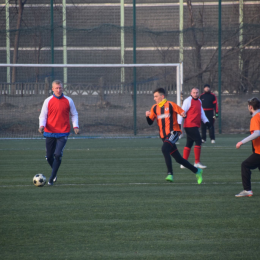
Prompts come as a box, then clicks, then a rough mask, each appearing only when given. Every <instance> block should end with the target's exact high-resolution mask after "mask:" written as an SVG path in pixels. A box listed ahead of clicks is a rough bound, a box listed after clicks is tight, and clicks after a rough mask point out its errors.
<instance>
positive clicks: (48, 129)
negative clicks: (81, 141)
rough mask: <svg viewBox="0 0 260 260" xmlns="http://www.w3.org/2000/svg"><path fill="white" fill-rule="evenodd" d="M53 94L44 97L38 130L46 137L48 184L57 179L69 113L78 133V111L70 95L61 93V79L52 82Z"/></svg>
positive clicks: (66, 133) (66, 136)
mask: <svg viewBox="0 0 260 260" xmlns="http://www.w3.org/2000/svg"><path fill="white" fill-rule="evenodd" d="M52 91H53V95H52V96H50V97H48V98H47V99H45V101H44V103H43V106H42V110H41V114H40V117H39V119H40V128H39V130H38V131H39V132H40V133H41V134H43V136H44V137H45V138H46V160H47V162H48V163H49V165H50V166H51V168H52V173H51V177H50V179H49V182H48V185H53V182H56V181H57V172H58V169H59V167H60V164H61V158H62V154H63V149H64V147H65V145H66V142H67V139H68V136H69V134H70V114H71V120H72V124H73V128H74V132H75V134H79V124H78V112H77V110H76V107H75V105H74V102H73V100H72V99H71V98H70V97H67V96H65V95H63V86H62V83H61V81H59V80H55V81H53V82H52Z"/></svg>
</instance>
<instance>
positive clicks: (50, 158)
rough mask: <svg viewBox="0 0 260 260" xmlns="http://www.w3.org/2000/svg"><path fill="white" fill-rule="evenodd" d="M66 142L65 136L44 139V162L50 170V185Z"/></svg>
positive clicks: (55, 174)
mask: <svg viewBox="0 0 260 260" xmlns="http://www.w3.org/2000/svg"><path fill="white" fill-rule="evenodd" d="M67 140H68V137H67V136H63V137H60V138H55V137H46V160H47V162H48V163H49V165H50V166H51V168H52V173H51V177H50V179H49V182H50V183H52V182H53V179H54V178H55V177H56V176H57V172H58V170H59V167H60V164H61V158H62V155H63V150H64V147H65V145H66V143H67Z"/></svg>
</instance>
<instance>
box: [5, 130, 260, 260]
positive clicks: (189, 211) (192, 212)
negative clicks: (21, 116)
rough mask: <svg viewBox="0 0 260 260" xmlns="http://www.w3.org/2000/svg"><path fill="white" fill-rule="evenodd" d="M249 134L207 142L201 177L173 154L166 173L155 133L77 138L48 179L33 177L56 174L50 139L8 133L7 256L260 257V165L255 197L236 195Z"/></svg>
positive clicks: (255, 174)
mask: <svg viewBox="0 0 260 260" xmlns="http://www.w3.org/2000/svg"><path fill="white" fill-rule="evenodd" d="M242 138H244V136H242V135H226V136H225V135H219V136H217V138H216V144H210V143H209V142H208V143H206V144H204V145H203V147H202V156H201V158H202V159H201V161H202V163H203V164H205V165H207V166H208V168H207V169H205V170H204V173H203V179H204V180H203V183H202V184H201V185H198V184H197V183H196V177H195V176H194V174H193V173H191V172H189V171H188V170H187V169H180V168H179V165H178V164H176V163H175V161H173V169H174V178H175V181H174V183H167V182H166V181H165V180H164V179H165V177H166V166H165V164H164V159H163V156H162V154H161V150H160V149H161V141H160V140H159V139H157V138H138V139H69V140H68V142H67V145H66V147H65V150H64V156H63V162H62V164H61V167H60V170H59V174H58V182H57V183H56V184H55V185H54V186H52V187H49V186H47V185H45V186H44V187H42V188H37V187H35V186H34V185H33V183H32V178H33V176H34V175H35V174H36V173H43V174H44V175H45V176H46V177H47V178H48V177H49V176H50V168H49V166H48V164H47V162H46V161H45V158H44V156H45V141H44V139H42V140H0V172H1V173H0V200H1V203H0V231H1V233H0V258H1V259H4V260H7V259H15V260H18V259H19V260H21V259H26V260H29V259H37V260H38V259H48V260H49V259H184V260H185V259H200V260H201V259H225V260H227V259H232V260H234V259H247V260H249V259H260V208H259V206H260V172H259V171H258V170H254V171H253V174H252V190H253V192H254V196H253V197H251V198H236V197H235V196H234V195H235V194H237V193H238V192H240V191H241V190H243V188H242V184H241V176H240V164H241V162H242V161H243V160H244V159H246V158H247V157H248V156H249V155H250V153H251V144H246V145H244V146H242V147H241V148H240V149H239V150H237V149H235V144H236V143H237V142H238V141H240V140H241V139H242ZM185 141H186V140H185V139H181V140H180V144H179V145H178V148H179V151H180V152H181V153H182V150H183V147H184V144H185ZM193 160H194V157H193V150H192V152H191V156H190V158H189V161H190V162H193Z"/></svg>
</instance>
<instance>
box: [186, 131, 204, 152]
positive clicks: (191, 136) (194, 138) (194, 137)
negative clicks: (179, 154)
mask: <svg viewBox="0 0 260 260" xmlns="http://www.w3.org/2000/svg"><path fill="white" fill-rule="evenodd" d="M184 130H185V132H186V135H187V142H186V147H189V148H191V147H192V145H193V143H194V142H195V144H196V145H198V146H201V143H202V142H201V136H200V131H199V128H198V127H185V128H184Z"/></svg>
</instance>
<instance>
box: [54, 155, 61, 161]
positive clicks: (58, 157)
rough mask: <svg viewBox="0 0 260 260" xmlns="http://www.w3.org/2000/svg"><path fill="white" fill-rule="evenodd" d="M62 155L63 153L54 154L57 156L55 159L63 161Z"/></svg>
mask: <svg viewBox="0 0 260 260" xmlns="http://www.w3.org/2000/svg"><path fill="white" fill-rule="evenodd" d="M61 157H62V154H55V155H54V158H55V160H57V161H61Z"/></svg>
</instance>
